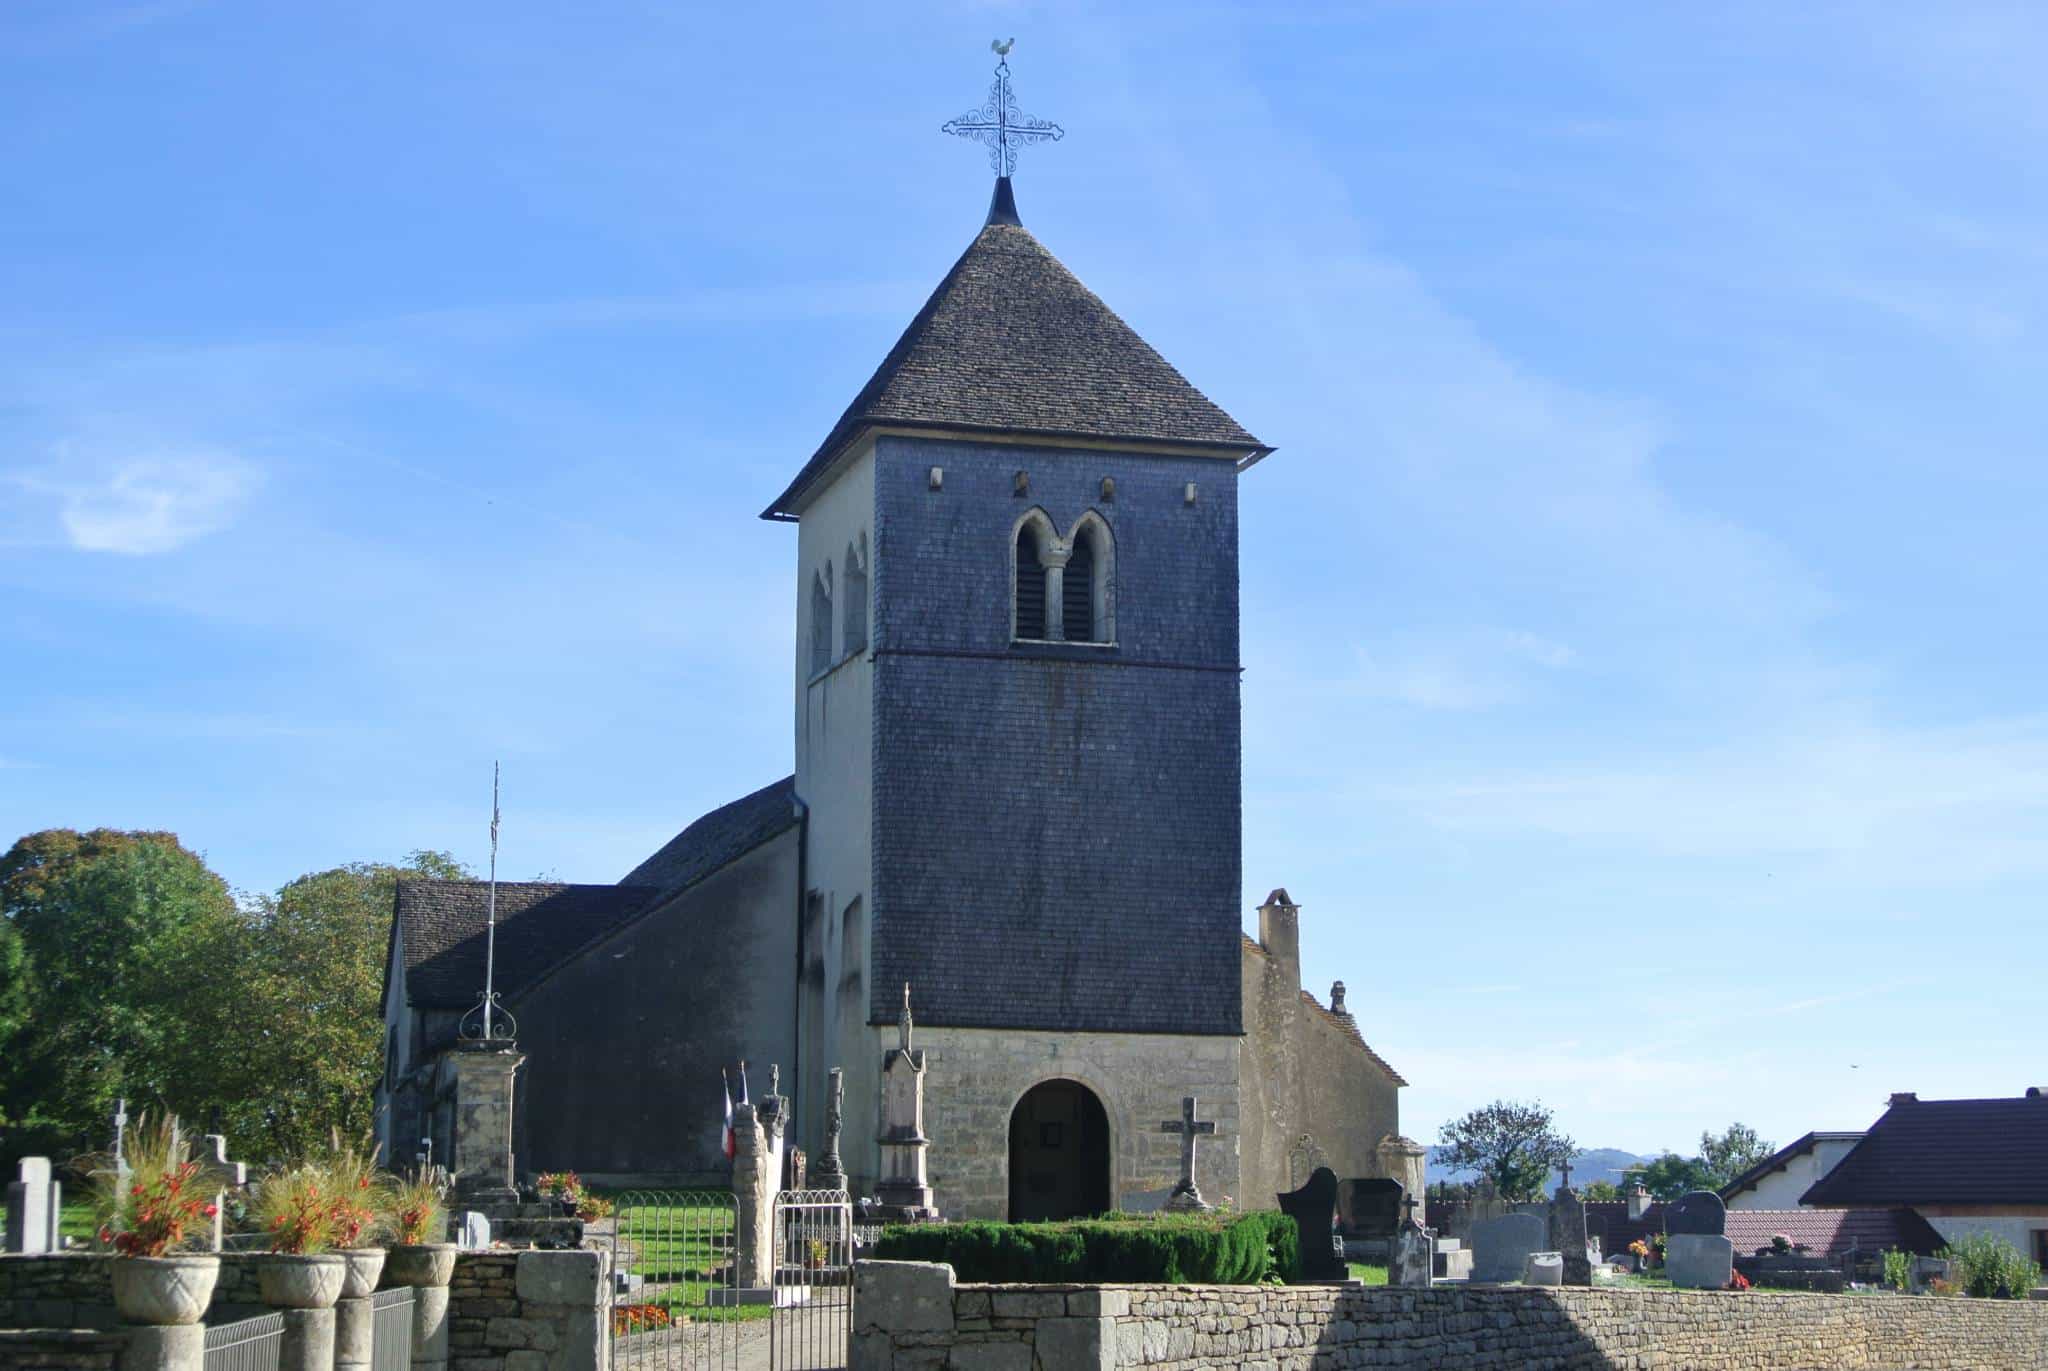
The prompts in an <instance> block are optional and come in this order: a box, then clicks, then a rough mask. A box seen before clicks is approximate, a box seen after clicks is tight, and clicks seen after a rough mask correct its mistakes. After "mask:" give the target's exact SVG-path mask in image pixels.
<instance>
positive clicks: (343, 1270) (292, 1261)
mask: <svg viewBox="0 0 2048 1371" xmlns="http://www.w3.org/2000/svg"><path fill="white" fill-rule="evenodd" d="M347 1278H348V1260H347V1259H346V1258H345V1257H342V1256H340V1255H339V1254H337V1253H321V1254H320V1255H318V1256H304V1257H301V1256H288V1255H283V1254H275V1253H273V1254H272V1255H270V1256H267V1257H265V1258H264V1259H263V1260H262V1261H261V1262H260V1263H258V1264H257V1267H256V1284H257V1287H258V1288H259V1289H260V1290H261V1291H262V1292H263V1302H264V1303H265V1304H267V1305H269V1306H270V1307H271V1308H272V1309H332V1308H334V1302H335V1301H336V1300H338V1299H340V1298H341V1286H342V1282H343V1281H344V1280H346V1279H347Z"/></svg>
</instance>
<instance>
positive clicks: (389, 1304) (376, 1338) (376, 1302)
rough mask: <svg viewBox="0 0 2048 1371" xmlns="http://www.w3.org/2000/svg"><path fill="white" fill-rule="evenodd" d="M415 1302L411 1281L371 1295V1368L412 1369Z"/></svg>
mask: <svg viewBox="0 0 2048 1371" xmlns="http://www.w3.org/2000/svg"><path fill="white" fill-rule="evenodd" d="M412 1306H413V1293H412V1287H411V1286H409V1285H401V1286H396V1287H394V1288H392V1289H390V1290H379V1291H378V1292H377V1293H376V1294H374V1295H372V1296H370V1371H411V1367H412ZM208 1371H211V1368H208Z"/></svg>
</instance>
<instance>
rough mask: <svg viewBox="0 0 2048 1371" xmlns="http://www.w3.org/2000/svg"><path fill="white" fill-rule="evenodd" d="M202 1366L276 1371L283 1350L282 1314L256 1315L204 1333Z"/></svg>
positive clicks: (233, 1370)
mask: <svg viewBox="0 0 2048 1371" xmlns="http://www.w3.org/2000/svg"><path fill="white" fill-rule="evenodd" d="M204 1343H205V1350H204V1352H202V1353H201V1365H203V1366H204V1367H205V1368H206V1371H277V1363H278V1354H279V1353H280V1352H281V1351H282V1350H283V1347H284V1315H283V1314H282V1313H275V1314H258V1315H257V1316H256V1317H255V1318H253V1319H242V1320H240V1321H239V1322H236V1323H217V1324H214V1325H212V1326H211V1327H209V1328H208V1329H207V1330H206V1337H205V1339H204Z"/></svg>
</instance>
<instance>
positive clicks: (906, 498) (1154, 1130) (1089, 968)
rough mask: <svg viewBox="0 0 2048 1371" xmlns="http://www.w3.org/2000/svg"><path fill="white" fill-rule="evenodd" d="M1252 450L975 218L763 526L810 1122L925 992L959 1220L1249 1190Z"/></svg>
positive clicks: (1005, 202) (948, 1194)
mask: <svg viewBox="0 0 2048 1371" xmlns="http://www.w3.org/2000/svg"><path fill="white" fill-rule="evenodd" d="M1269 451H1270V449H1269V448H1267V447H1266V446H1265V445H1264V444H1262V443H1260V442H1259V440H1258V439H1256V438H1254V437H1253V436H1252V435H1251V434H1250V433H1248V432H1247V431H1246V430H1245V429H1244V428H1243V427H1242V426H1240V425H1239V424H1238V423H1237V422H1236V421H1235V420H1233V419H1232V418H1231V417H1230V416H1229V415H1227V414H1225V413H1224V412H1223V411H1222V410H1221V409H1219V408H1218V407H1217V406H1216V405H1214V404H1213V403H1211V402H1210V401H1209V400H1208V399H1207V398H1205V397H1204V396H1203V395H1202V394H1201V393H1200V392H1199V391H1197V390H1196V389H1195V388H1194V387H1193V386H1192V385H1190V384H1189V383H1188V382H1187V381H1186V380H1185V379H1184V378H1183V377H1182V376H1181V375H1180V373H1178V372H1177V371H1175V370H1174V369H1173V367H1172V366H1170V365H1169V364H1168V363H1167V362H1166V361H1165V360H1164V359H1163V358H1161V357H1160V355H1159V354H1158V353H1157V352H1155V351H1153V350H1152V348H1151V347H1150V346H1149V345H1147V344H1146V343H1145V341H1144V340H1143V339H1141V338H1140V337H1138V335H1137V334H1136V333H1135V332H1133V331H1132V330H1131V328H1130V327H1129V326H1128V325H1126V324H1125V323H1124V322H1123V321H1122V320H1121V319H1119V318H1118V317H1117V316H1116V315H1115V314H1114V313H1112V312H1111V311H1110V309H1109V308H1108V307H1107V306H1106V305H1104V304H1103V303H1102V301H1101V300H1099V299H1097V298H1096V296H1095V295H1094V294H1092V293H1091V292H1090V291H1089V290H1088V288H1087V287H1086V286H1084V285H1082V284H1081V282H1080V281H1078V280H1077V279H1075V277H1074V276H1073V274H1072V273H1070V272H1069V271H1068V270H1067V269H1066V268H1065V267H1064V266H1062V265H1061V264H1060V262H1059V261H1058V260H1057V259H1055V258H1054V257H1053V256H1052V254H1051V253H1049V252H1048V251H1046V249H1045V248H1044V247H1043V246H1041V245H1040V244H1039V242H1038V240H1037V239H1036V238H1034V237H1033V236H1032V235H1031V234H1030V233H1029V232H1028V231H1027V230H1025V229H1024V228H1023V227H1022V225H1021V224H1020V223H1019V221H1018V217H1017V214H1016V210H1015V203H1014V200H1013V198H1012V195H1011V190H1010V186H1009V182H1008V181H1007V179H1005V180H1003V181H1001V182H999V183H998V186H997V191H996V196H995V200H994V204H993V206H992V208H991V211H990V214H989V216H988V221H987V223H986V224H985V226H984V227H983V228H982V229H981V231H980V232H979V233H978V234H977V235H976V237H975V239H974V241H973V242H972V243H971V244H970V245H969V246H968V248H967V251H966V252H965V253H964V254H963V255H962V256H961V258H960V260H959V261H958V262H957V263H955V264H954V266H953V269H952V270H951V271H950V272H948V273H947V275H946V277H945V279H944V280H943V281H941V282H940V283H939V286H938V289H937V290H936V291H934V292H933V294H932V296H931V298H930V300H928V301H927V302H926V304H925V306H924V308H923V309H922V310H921V311H919V313H918V315H917V316H916V318H915V319H914V320H912V322H911V324H910V327H909V328H908V329H907V330H906V331H905V332H904V334H903V336H902V338H901V339H900V340H899V341H898V342H897V343H896V346H895V347H894V348H892V349H891V350H890V352H889V354H888V356H887V357H886V358H885V359H884V360H883V362H882V364H881V367H880V368H879V369H878V370H877V371H876V372H875V374H874V376H873V378H872V379H871V380H870V381H869V382H868V383H867V385H866V386H865V387H864V388H863V389H862V391H861V392H860V394H859V395H858V396H857V397H856V398H855V399H854V401H853V403H852V405H850V406H849V407H848V408H847V410H846V412H845V414H844V415H843V416H842V417H841V418H840V420H839V422H838V423H837V425H835V426H834V428H833V429H832V431H831V433H830V434H829V435H828V436H827V437H826V439H825V441H824V443H823V444H822V445H821V446H820V447H819V448H818V450H817V452H816V453H815V454H814V455H813V456H812V457H811V459H810V460H809V462H808V463H806V464H805V466H804V467H803V469H802V470H801V471H800V472H799V473H798V474H797V476H796V479H795V480H793V481H792V482H791V483H790V485H789V488H788V489H787V490H785V491H784V492H783V493H782V494H781V495H780V496H779V497H778V498H777V499H776V500H775V502H774V503H773V504H772V505H770V506H769V508H768V510H767V511H766V512H765V514H764V516H763V517H765V518H769V519H776V520H789V521H793V522H795V523H796V524H797V558H798V586H799V589H798V603H797V619H798V626H799V627H798V633H797V652H796V659H797V660H796V672H795V676H796V682H795V685H796V699H795V706H796V707H795V721H796V759H797V771H796V792H797V795H798V796H799V797H800V799H801V800H802V802H803V804H804V805H805V806H806V808H807V819H806V840H805V848H804V861H805V876H804V881H805V886H806V899H807V903H806V909H805V916H804V919H803V922H802V927H801V931H800V943H801V951H800V954H799V961H800V965H801V967H802V972H801V977H800V988H799V1008H798V1016H797V1018H798V1030H797V1031H798V1035H799V1055H800V1056H801V1058H802V1060H803V1064H804V1065H803V1070H802V1077H801V1080H800V1082H799V1090H800V1094H799V1097H798V1104H797V1114H798V1117H799V1118H800V1119H804V1118H809V1119H816V1118H818V1117H819V1116H820V1115H821V1113H822V1109H821V1107H820V1101H821V1098H822V1094H821V1092H822V1090H823V1088H824V1072H825V1070H826V1068H827V1067H828V1065H830V1064H834V1063H837V1064H843V1065H844V1066H845V1067H846V1068H847V1070H848V1073H849V1076H848V1080H847V1092H846V1094H847V1103H848V1109H847V1139H848V1145H847V1149H846V1159H847V1165H848V1168H849V1170H851V1171H852V1172H853V1173H854V1174H855V1176H856V1178H857V1179H858V1178H859V1177H860V1176H861V1175H862V1174H863V1173H865V1174H867V1175H872V1174H873V1159H872V1153H873V1148H872V1145H871V1144H867V1143H866V1141H865V1140H867V1139H870V1138H872V1137H873V1136H874V1132H875V1123H876V1121H875V1118H874V1115H873V1106H874V1100H875V1081H874V1077H873V1072H874V1070H875V1063H877V1062H879V1060H880V1059H881V1056H882V1053H883V1050H884V1048H885V1046H886V1044H885V1043H884V1041H883V1039H884V1038H885V1037H886V1036H887V1035H888V1033H889V1032H891V1031H893V1030H892V1029H891V1028H889V1027H888V1026H889V1025H891V1024H893V1022H894V1020H895V1017H896V1012H897V1005H898V1002H899V999H900V995H901V990H902V986H903V985H904V983H905V982H908V983H909V984H910V985H911V986H912V988H913V995H914V999H915V1002H916V1011H917V1018H918V1022H919V1024H920V1025H923V1026H925V1027H924V1036H923V1042H924V1043H925V1045H926V1048H927V1050H928V1051H929V1053H930V1057H931V1062H932V1067H931V1070H932V1076H933V1080H934V1082H935V1084H934V1088H933V1090H932V1092H931V1094H930V1096H929V1098H928V1101H927V1109H928V1111H929V1132H930V1134H931V1136H932V1137H933V1139H934V1145H933V1148H932V1153H931V1165H932V1181H933V1185H934V1187H935V1188H936V1189H937V1190H938V1192H939V1193H940V1195H941V1197H942V1202H944V1203H946V1204H947V1205H948V1208H949V1210H950V1209H951V1208H952V1207H953V1206H955V1205H958V1206H961V1207H964V1209H965V1210H966V1211H967V1212H969V1213H973V1214H1001V1213H1004V1212H1009V1213H1011V1214H1013V1215H1031V1214H1035V1213H1061V1212H1067V1211H1075V1210H1088V1209H1100V1208H1107V1207H1111V1206H1123V1207H1148V1204H1147V1202H1148V1200H1150V1201H1151V1202H1152V1203H1156V1201H1157V1199H1158V1198H1160V1197H1163V1196H1164V1194H1165V1193H1166V1192H1167V1191H1168V1190H1169V1189H1170V1188H1171V1187H1172V1185H1173V1183H1174V1181H1175V1180H1176V1179H1177V1172H1178V1165H1179V1147H1178V1143H1177V1142H1176V1141H1175V1139H1174V1138H1173V1137H1171V1136H1169V1135H1162V1134H1161V1133H1160V1131H1159V1124H1160V1123H1161V1121H1163V1120H1166V1119H1170V1118H1175V1117H1177V1116H1178V1114H1179V1112H1180V1102H1181V1098H1182V1097H1183V1096H1184V1095H1194V1096H1197V1097H1198V1098H1199V1100H1200V1101H1201V1109H1202V1111H1203V1113H1204V1115H1205V1117H1209V1118H1213V1119H1215V1120H1216V1121H1217V1123H1218V1125H1219V1131H1218V1135H1217V1138H1216V1141H1215V1143H1214V1144H1213V1145H1210V1146H1207V1147H1205V1148H1204V1149H1203V1150H1202V1152H1201V1154H1200V1168H1201V1174H1200V1175H1199V1176H1198V1178H1197V1179H1198V1181H1199V1183H1200V1185H1201V1189H1202V1191H1203V1193H1204V1194H1206V1195H1209V1196H1212V1197H1214V1196H1218V1195H1232V1196H1236V1195H1238V1194H1239V1193H1240V1187H1239V1169H1238V1158H1237V1148H1236V1139H1237V1136H1238V1133H1239V1129H1238V1127H1237V1113H1238V1109H1239V1099H1238V1093H1239V1079H1240V1069H1239V1041H1238V1040H1239V1035H1240V1034H1241V1033H1242V1032H1243V1029H1244V1023H1243V1011H1242V1002H1241V988H1240V946H1239V944H1240V935H1239V915H1238V909H1237V906H1238V900H1239V894H1240V890H1241V887H1242V881H1241V874H1242V873H1241V864H1240V838H1239V833H1240V809H1241V789H1240V727H1239V689H1238V676H1239V660H1238V655H1239V654H1238V523H1237V481H1238V475H1239V473H1240V472H1241V471H1243V470H1244V469H1245V468H1246V467H1248V466H1249V465H1250V464H1251V463H1252V462H1254V461H1256V460H1258V459H1259V458H1261V457H1263V456H1265V455H1266V454H1267V453H1268V452H1269Z"/></svg>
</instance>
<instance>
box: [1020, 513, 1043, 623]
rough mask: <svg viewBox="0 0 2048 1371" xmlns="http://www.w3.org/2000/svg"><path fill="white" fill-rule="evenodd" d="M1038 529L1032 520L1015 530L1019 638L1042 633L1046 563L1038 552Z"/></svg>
mask: <svg viewBox="0 0 2048 1371" xmlns="http://www.w3.org/2000/svg"><path fill="white" fill-rule="evenodd" d="M1038 536H1039V531H1038V529H1037V527H1036V526H1035V525H1033V524H1029V523H1027V524H1025V525H1024V527H1022V528H1020V529H1018V530H1017V628H1016V634H1017V636H1018V637H1019V638H1043V637H1044V636H1045V564H1044V562H1042V561H1040V560H1039V556H1038Z"/></svg>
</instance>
